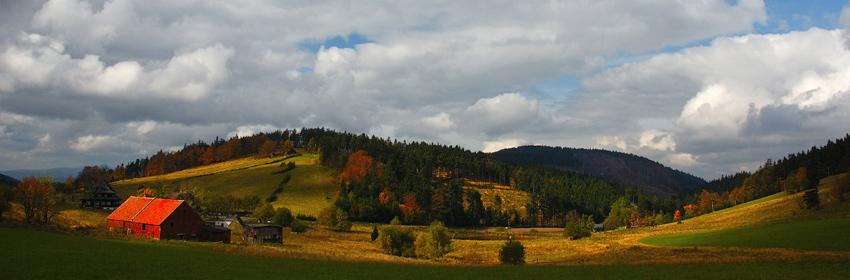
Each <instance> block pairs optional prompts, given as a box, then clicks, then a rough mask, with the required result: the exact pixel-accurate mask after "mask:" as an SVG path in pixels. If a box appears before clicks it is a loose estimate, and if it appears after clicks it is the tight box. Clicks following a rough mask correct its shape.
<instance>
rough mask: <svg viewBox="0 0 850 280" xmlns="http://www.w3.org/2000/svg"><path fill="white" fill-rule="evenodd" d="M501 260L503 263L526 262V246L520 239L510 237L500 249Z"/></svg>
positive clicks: (515, 263) (518, 263)
mask: <svg viewBox="0 0 850 280" xmlns="http://www.w3.org/2000/svg"><path fill="white" fill-rule="evenodd" d="M499 261H500V262H502V263H503V264H512V265H522V264H524V263H525V246H522V243H520V242H519V240H513V238H511V239H508V242H505V245H502V248H501V249H499Z"/></svg>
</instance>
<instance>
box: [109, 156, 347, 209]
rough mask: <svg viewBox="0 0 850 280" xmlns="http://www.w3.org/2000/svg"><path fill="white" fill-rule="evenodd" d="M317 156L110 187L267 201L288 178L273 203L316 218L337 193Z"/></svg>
mask: <svg viewBox="0 0 850 280" xmlns="http://www.w3.org/2000/svg"><path fill="white" fill-rule="evenodd" d="M317 158H318V156H315V155H303V156H298V157H294V158H288V159H285V160H283V159H282V158H278V159H266V158H263V159H255V158H242V159H237V160H231V161H226V162H222V163H217V164H212V165H206V166H201V167H196V168H192V169H186V170H182V171H178V172H174V173H169V174H166V175H161V176H150V177H143V178H136V179H131V180H124V181H119V182H113V183H111V184H112V186H113V187H114V188H115V189H116V191H117V192H118V194H119V196H122V197H127V196H129V195H134V194H135V192H136V190H137V188H138V187H139V186H145V185H155V184H164V185H167V186H175V187H176V186H179V185H181V184H186V185H191V186H193V187H194V188H196V189H202V190H205V191H207V192H208V193H209V194H210V195H234V196H236V197H241V198H245V197H249V196H253V195H257V196H259V197H260V198H263V199H265V198H266V197H268V196H269V195H270V194H272V192H274V190H275V188H277V186H278V184H279V183H280V182H281V181H282V180H283V178H284V176H286V174H289V175H291V176H292V179H291V180H290V181H289V182H287V183H286V184H285V185H284V188H283V191H282V192H281V193H279V194H278V196H277V197H278V199H277V200H276V201H274V202H273V203H272V205H273V206H275V207H281V206H286V207H287V208H289V209H290V210H292V212H293V214H295V213H301V214H307V215H312V216H316V215H318V213H319V211H321V209H322V208H324V207H325V206H327V205H330V204H331V203H332V202H333V201H332V200H331V199H329V198H332V197H333V196H334V194H335V192H336V190H337V187H338V183H337V181H336V180H337V179H336V178H337V176H338V175H336V174H335V171H333V170H330V169H328V168H325V167H322V166H320V165H318V164H317V163H316V161H317V160H316V159H317ZM290 161H292V162H295V165H296V167H295V169H293V170H292V171H289V172H287V173H286V174H282V173H276V172H277V171H279V170H281V169H282V168H281V167H280V163H281V162H290Z"/></svg>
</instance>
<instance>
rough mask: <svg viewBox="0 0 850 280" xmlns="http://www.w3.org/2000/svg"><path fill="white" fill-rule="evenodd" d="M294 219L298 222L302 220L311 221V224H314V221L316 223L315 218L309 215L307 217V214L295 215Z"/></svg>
mask: <svg viewBox="0 0 850 280" xmlns="http://www.w3.org/2000/svg"><path fill="white" fill-rule="evenodd" d="M295 218H297V219H299V220H302V221H311V222H315V221H316V217H315V216H310V215H307V214H301V213H298V214H297V215H295Z"/></svg>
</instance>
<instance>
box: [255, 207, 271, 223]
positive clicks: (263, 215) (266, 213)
mask: <svg viewBox="0 0 850 280" xmlns="http://www.w3.org/2000/svg"><path fill="white" fill-rule="evenodd" d="M274 214H275V211H274V208H272V205H271V204H263V205H260V206H257V208H255V209H254V217H255V218H257V222H259V223H266V222H267V221H268V220H270V219H271V218H272V217H274V216H275V215H274Z"/></svg>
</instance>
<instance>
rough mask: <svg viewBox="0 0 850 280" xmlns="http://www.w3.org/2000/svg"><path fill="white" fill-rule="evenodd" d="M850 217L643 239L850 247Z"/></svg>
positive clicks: (654, 242)
mask: <svg viewBox="0 0 850 280" xmlns="http://www.w3.org/2000/svg"><path fill="white" fill-rule="evenodd" d="M848 233H850V219H847V218H833V219H823V220H814V221H798V222H793V223H779V224H769V225H759V226H750V227H740V228H730V229H723V230H715V231H707V232H691V233H680V234H669V235H658V236H652V237H647V238H644V239H641V240H640V242H641V243H643V244H648V245H658V246H718V247H747V248H787V249H795V250H809V251H850V234H848Z"/></svg>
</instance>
